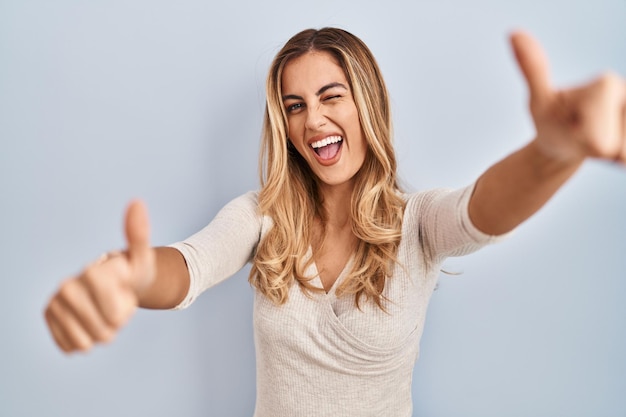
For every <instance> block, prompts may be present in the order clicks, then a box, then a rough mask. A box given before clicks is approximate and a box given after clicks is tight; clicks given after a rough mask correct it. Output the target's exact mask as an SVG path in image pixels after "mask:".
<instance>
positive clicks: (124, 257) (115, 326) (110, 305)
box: [45, 201, 156, 352]
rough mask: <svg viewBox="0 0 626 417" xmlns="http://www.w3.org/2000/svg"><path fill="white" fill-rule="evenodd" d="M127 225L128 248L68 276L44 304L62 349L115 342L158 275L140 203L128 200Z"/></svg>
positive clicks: (46, 316) (144, 212)
mask: <svg viewBox="0 0 626 417" xmlns="http://www.w3.org/2000/svg"><path fill="white" fill-rule="evenodd" d="M125 226H126V227H125V231H126V241H127V245H128V248H127V250H126V251H124V252H119V253H115V254H108V255H106V256H104V257H103V258H101V259H99V260H97V261H96V262H94V263H92V264H91V265H89V266H88V267H86V268H85V269H84V270H83V271H82V272H81V273H80V274H79V275H78V276H75V277H72V278H69V279H67V280H66V281H64V282H63V283H62V284H61V286H60V288H59V290H58V291H57V293H56V294H55V295H54V296H53V297H52V298H51V299H50V302H49V303H48V305H47V307H46V310H45V318H46V322H47V324H48V327H49V328H50V332H51V333H52V336H53V338H54V340H55V341H56V343H57V344H58V345H59V347H60V348H61V349H62V350H63V351H64V352H73V351H77V350H78V351H86V350H89V349H90V348H91V347H93V345H94V344H95V343H98V342H109V341H111V340H112V339H113V338H114V337H115V335H116V333H117V331H118V330H119V329H120V328H121V327H122V326H123V325H124V324H125V323H126V322H127V321H128V320H129V318H130V317H131V316H132V315H133V313H134V312H135V310H136V309H137V307H138V305H139V296H140V294H141V293H142V292H143V291H145V290H146V289H147V288H149V287H150V285H151V284H152V283H153V281H154V279H155V275H156V261H155V253H154V249H153V248H151V247H150V239H149V221H148V213H147V210H146V208H145V206H144V205H143V204H142V203H141V202H138V201H135V202H132V203H131V204H130V205H129V207H128V209H127V212H126V222H125Z"/></svg>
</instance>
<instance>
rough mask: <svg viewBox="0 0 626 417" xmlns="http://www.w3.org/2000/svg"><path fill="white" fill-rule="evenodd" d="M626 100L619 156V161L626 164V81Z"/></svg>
mask: <svg viewBox="0 0 626 417" xmlns="http://www.w3.org/2000/svg"><path fill="white" fill-rule="evenodd" d="M623 90H624V101H623V103H622V120H621V125H622V152H621V154H620V156H619V162H621V163H622V164H625V165H626V83H624V85H623Z"/></svg>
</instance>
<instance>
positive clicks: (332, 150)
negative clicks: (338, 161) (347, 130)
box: [311, 136, 343, 160]
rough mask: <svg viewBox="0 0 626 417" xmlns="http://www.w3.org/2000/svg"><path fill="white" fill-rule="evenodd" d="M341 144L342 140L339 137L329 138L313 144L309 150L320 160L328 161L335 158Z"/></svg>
mask: <svg viewBox="0 0 626 417" xmlns="http://www.w3.org/2000/svg"><path fill="white" fill-rule="evenodd" d="M342 144H343V138H342V137H341V136H329V137H327V138H324V139H322V140H318V141H317V142H313V143H312V144H311V148H313V150H314V151H315V153H316V154H317V156H319V157H320V159H322V160H330V159H333V158H334V157H335V156H337V154H338V153H339V149H341V145H342Z"/></svg>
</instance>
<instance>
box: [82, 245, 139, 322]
mask: <svg viewBox="0 0 626 417" xmlns="http://www.w3.org/2000/svg"><path fill="white" fill-rule="evenodd" d="M130 275H131V269H130V265H129V263H128V260H127V259H126V257H122V256H119V257H114V258H111V259H109V260H108V261H107V262H105V263H102V264H99V265H95V266H92V267H89V268H87V269H86V270H85V271H84V272H83V273H82V275H81V277H80V279H81V281H82V282H83V283H84V285H85V287H86V289H87V291H88V292H89V295H90V297H91V299H92V300H93V302H94V304H95V307H96V308H97V310H98V314H99V315H100V317H102V320H103V321H104V323H105V325H107V326H110V327H112V328H113V329H114V330H117V329H119V328H120V327H122V326H123V325H124V324H125V323H126V322H127V321H128V319H129V318H130V317H131V316H132V314H133V313H134V311H135V310H136V308H137V304H138V301H137V297H136V295H135V292H134V289H133V288H132V287H131V286H130V285H129V282H130ZM82 308H84V307H82Z"/></svg>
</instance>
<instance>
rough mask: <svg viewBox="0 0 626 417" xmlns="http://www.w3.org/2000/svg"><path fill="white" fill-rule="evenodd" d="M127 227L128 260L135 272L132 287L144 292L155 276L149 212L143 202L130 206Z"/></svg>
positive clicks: (133, 203)
mask: <svg viewBox="0 0 626 417" xmlns="http://www.w3.org/2000/svg"><path fill="white" fill-rule="evenodd" d="M125 226H126V227H125V229H126V241H127V243H128V258H129V260H130V263H131V266H132V269H133V271H134V274H133V276H132V279H133V282H132V285H133V288H135V289H136V290H142V289H144V288H146V287H147V286H148V285H149V283H150V280H151V279H152V277H153V275H154V274H153V272H154V271H153V270H154V251H153V249H152V247H151V246H150V221H149V219H148V210H147V208H146V206H145V205H144V204H143V203H142V202H141V201H139V200H135V201H133V202H131V203H130V205H129V206H128V209H127V211H126V225H125Z"/></svg>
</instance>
